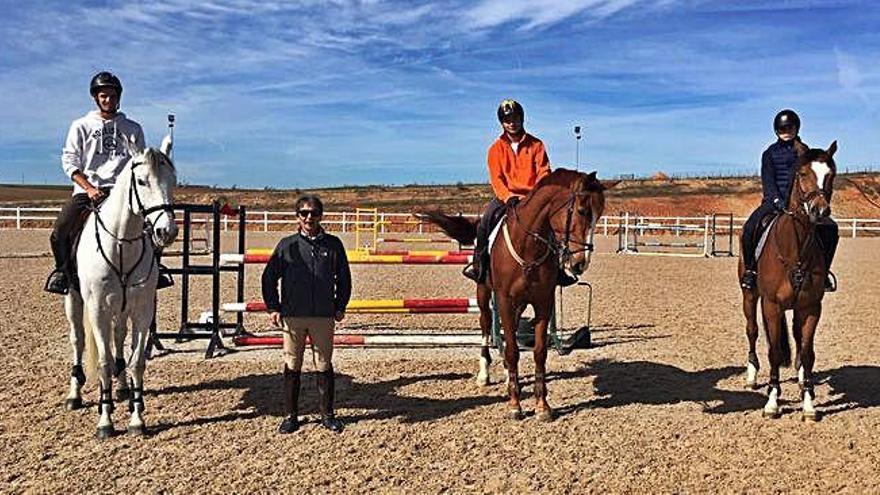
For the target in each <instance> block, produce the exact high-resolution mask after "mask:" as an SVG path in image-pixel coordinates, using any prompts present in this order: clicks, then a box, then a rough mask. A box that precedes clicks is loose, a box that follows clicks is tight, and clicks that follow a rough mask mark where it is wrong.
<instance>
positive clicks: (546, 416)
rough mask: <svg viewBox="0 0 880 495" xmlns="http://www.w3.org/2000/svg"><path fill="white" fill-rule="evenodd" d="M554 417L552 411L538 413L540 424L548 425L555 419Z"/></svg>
mask: <svg viewBox="0 0 880 495" xmlns="http://www.w3.org/2000/svg"><path fill="white" fill-rule="evenodd" d="M555 417H556V416H555V415H554V414H553V410H552V409H548V410H546V411H541V412H539V413H538V421H540V422H542V423H549V422H551V421H553V420H554V419H555Z"/></svg>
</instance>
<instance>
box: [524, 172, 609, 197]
mask: <svg viewBox="0 0 880 495" xmlns="http://www.w3.org/2000/svg"><path fill="white" fill-rule="evenodd" d="M591 176H592V181H591ZM580 179H583V185H582V187H581V189H582V190H588V189H591V188H590V185H591V184H593V183H594V182H595V184H596V185H597V186H598V188H599V189H597V190H601V188H602V185H601V183H600V182H599V181H597V180H596V177H595V172H594V173H592V174H585V173H583V172H578V171H576V170H570V169H567V168H557V169H555V170H553V171H552V172H550V174H549V175H545V176H544V177H543V178H542V179H541V180H539V181H538V183H537V184H535V187H534V188H532V190H531V191H530V192H529V194H527V195H526V197H525V198H524V199H523V201H527V200H528V199H529V198H531V197H532V196H534V195H536V194H539V193H540V191H541V190H542V189H544V188H547V187H551V186H556V187H560V188H563V189H568V188H570V187H571V186H572V184H574V183H575V182H577V181H578V180H580Z"/></svg>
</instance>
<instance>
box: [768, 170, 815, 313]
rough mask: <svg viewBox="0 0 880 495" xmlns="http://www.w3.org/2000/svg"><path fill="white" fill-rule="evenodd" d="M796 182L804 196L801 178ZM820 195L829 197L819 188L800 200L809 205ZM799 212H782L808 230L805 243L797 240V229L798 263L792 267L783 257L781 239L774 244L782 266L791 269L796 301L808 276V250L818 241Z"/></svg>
mask: <svg viewBox="0 0 880 495" xmlns="http://www.w3.org/2000/svg"><path fill="white" fill-rule="evenodd" d="M795 180H796V182H797V190H798V191H799V192H800V194H801V195H804V191H803V189H802V188H801V180H800V176H799V175H798V176H796V179H795ZM819 195H826V197H827V194H826V193H825V190H824V189H823V188H818V189H815V190H813V191H810V192H809V193H806V195H805V196H804V197H803V198H800V199H801V202H802V203H803V204H808V203H809V202H811V201H812V200H813V199H814V198H816V197H817V196H819ZM798 210H799V208H798V209H795V210H794V211H789V210H788V209H783V210H782V212H783V213H784V214H786V215H788V216H790V217H791V218H792V220H793V221H794V222H797V223H799V224H800V225H801V226H802V227H804V228H805V229H807V237H806V239H804V240H803V241H801V240H800V239H797V229H795V239H796V240H797V243H798V245H799V246H800V249H799V250H798V257H797V261H795V263H794V266H791V265H790V264H789V263H788V261H787V260H786V259H785V258H783V257H782V255H781V254H780V252H781V249H780V248H779V239H778V238H777V236H773V243H774V244H775V245H776V257H777V258H779V261H781V262H782V264H783V265H784V266H785V267H786V268H788V269H789V272H790V273H789V278H790V281H791V284H792V286H793V287H794V291H795V299H797V296H798V294H799V293H800V290H801V288H802V287H803V284H804V280H805V279H806V276H805V275H804V267H805V266H806V263H805V262H804V257H805V255H806V254H807V250H808V249H809V248H810V247H811V246H812V245H813V242H814V241H815V239H816V229H815V227H814V228H812V229H811V228H810V225H809V224H810V222H809V221H807V222H804V220H803V219H802V218H801V215H799V214H798Z"/></svg>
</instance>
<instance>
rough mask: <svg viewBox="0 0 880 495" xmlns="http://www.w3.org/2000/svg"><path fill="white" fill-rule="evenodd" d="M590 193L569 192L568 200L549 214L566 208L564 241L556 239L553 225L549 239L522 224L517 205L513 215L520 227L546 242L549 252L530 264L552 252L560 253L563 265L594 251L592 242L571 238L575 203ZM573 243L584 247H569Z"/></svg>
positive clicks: (551, 215)
mask: <svg viewBox="0 0 880 495" xmlns="http://www.w3.org/2000/svg"><path fill="white" fill-rule="evenodd" d="M588 195H589V191H573V192H571V193H570V194H569V197H568V200H567V201H566V202H565V203H563V204H562V205H561V206H559V207H557V208H556V209H554V210H553V211H552V212H550V215H548V218H553V217H554V216H555V215H556V214H557V213H558V212H559V210H561V209H562V208H566V212H565V235H564V237H563V240H562V242H558V241H556V235H555V231H554V230H553V227H552V226H551V227H550V236H549V238H547V239H545V238H544V237H542V236H541V234H539V233H537V232H533V231H531V230H529V229H528V228H526V227H525V226H523V225H522V222H521V221H520V219H519V213H518V212H517V209H516V208H515V207H514V208H513V209H512V210H513V217H514V219H515V220H516V222H517V223H518V224H520V227H521V228H522V229H523V230H524V231H525V232H526V233H527V234H528V235H529V236H530V237H533V238H534V239H536V240H538V241H540V242H542V243H544V244H545V245H546V246H547V252H546V253H544V255H543V256H541V257H540V258H539V261H537V262H533V263H531V264H530V265H532V264H534V265H540V264H541V263H543V262H544V260H546V259H547V257H548V256H549V255H550V254H551V253H557V254H558V255H559V256H558V263H559V264H560V265H562V264H563V263H565V262H567V261H568V260H570V259H571V257H572V256H574V255H575V254H577V253H581V252H591V251H593V248H594V246H593V243H592V242H585V241H580V240H572V239H571V222H572V218H573V216H574V209H575V205H576V204H577V198H578V197H581V196H588ZM590 210H591V211H592V206H591V207H590ZM592 221H594V219H591V222H592ZM591 227H593V225H591ZM571 243H574V244H579V245H581V246H582V248H581V249H576V250H571V248H570V247H569V244H571ZM513 254H514V255H515V257H516V258H519V256H517V255H516V253H513ZM521 264H522V263H521Z"/></svg>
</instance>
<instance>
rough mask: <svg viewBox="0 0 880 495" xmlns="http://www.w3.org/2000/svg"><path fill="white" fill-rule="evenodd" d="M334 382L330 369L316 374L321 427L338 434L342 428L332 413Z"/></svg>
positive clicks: (334, 391)
mask: <svg viewBox="0 0 880 495" xmlns="http://www.w3.org/2000/svg"><path fill="white" fill-rule="evenodd" d="M335 381H336V380H335V378H334V376H333V368H332V367H331V368H330V369H329V370H327V371H319V372H318V393H319V394H320V395H321V396H320V397H319V398H318V401H319V405H320V408H321V426H323V427H324V428H327V429H328V430H330V431H332V432H335V433H339V432H341V431H342V428H343V426H342V422H341V421H339V420H338V419H336V415H335V414H334V412H333V396H334V395H335V393H336V385H335Z"/></svg>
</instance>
